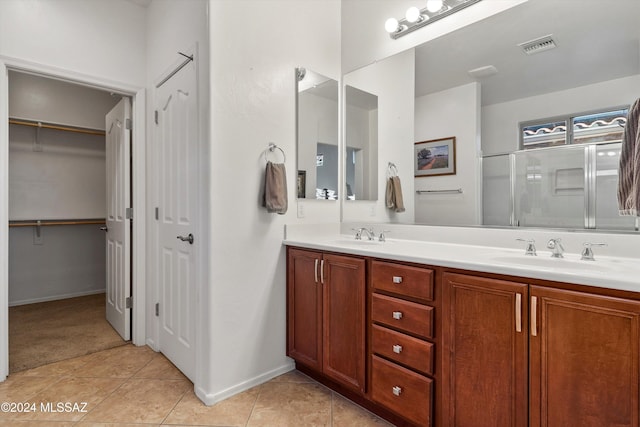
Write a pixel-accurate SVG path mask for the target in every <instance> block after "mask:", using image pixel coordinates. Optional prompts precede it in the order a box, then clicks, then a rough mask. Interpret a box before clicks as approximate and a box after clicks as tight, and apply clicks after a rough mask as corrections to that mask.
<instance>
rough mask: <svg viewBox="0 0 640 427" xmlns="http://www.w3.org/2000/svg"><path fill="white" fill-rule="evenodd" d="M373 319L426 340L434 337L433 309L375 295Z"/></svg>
mask: <svg viewBox="0 0 640 427" xmlns="http://www.w3.org/2000/svg"><path fill="white" fill-rule="evenodd" d="M371 300H372V301H371V319H372V320H373V321H374V322H377V323H382V324H384V325H388V326H391V327H392V328H397V329H401V330H403V331H406V332H409V333H413V334H416V335H419V336H421V337H425V338H432V337H433V307H429V306H427V305H421V304H416V303H414V302H410V301H404V300H401V299H398V298H393V297H389V296H386V295H379V294H373V296H372V298H371Z"/></svg>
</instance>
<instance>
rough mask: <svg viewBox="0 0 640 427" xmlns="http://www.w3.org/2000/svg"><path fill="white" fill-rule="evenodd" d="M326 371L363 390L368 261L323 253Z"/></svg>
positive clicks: (358, 389) (332, 376)
mask: <svg viewBox="0 0 640 427" xmlns="http://www.w3.org/2000/svg"><path fill="white" fill-rule="evenodd" d="M324 269H325V271H324V275H323V278H324V284H323V286H324V303H323V308H324V343H323V345H324V349H323V353H324V360H323V372H324V373H325V374H326V375H327V376H329V377H331V378H332V379H334V380H336V381H338V382H340V383H341V384H344V385H345V386H347V387H349V388H351V389H353V390H355V391H359V392H361V393H364V377H365V368H364V363H365V342H364V336H365V301H364V298H365V261H364V260H363V259H359V258H352V257H347V256H339V255H325V256H324Z"/></svg>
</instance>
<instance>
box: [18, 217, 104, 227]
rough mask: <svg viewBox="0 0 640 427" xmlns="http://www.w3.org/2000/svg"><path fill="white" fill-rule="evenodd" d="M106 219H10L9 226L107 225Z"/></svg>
mask: <svg viewBox="0 0 640 427" xmlns="http://www.w3.org/2000/svg"><path fill="white" fill-rule="evenodd" d="M105 224H106V220H104V219H100V218H96V219H60V220H57V219H56V220H40V221H38V220H27V221H9V227H45V226H52V225H105Z"/></svg>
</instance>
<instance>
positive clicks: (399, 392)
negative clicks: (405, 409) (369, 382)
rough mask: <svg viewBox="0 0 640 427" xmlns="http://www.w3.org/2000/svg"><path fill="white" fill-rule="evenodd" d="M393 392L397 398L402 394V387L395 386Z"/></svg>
mask: <svg viewBox="0 0 640 427" xmlns="http://www.w3.org/2000/svg"><path fill="white" fill-rule="evenodd" d="M391 391H392V392H393V394H395V395H396V396H400V394H402V387H399V386H394V387H393V388H392V389H391Z"/></svg>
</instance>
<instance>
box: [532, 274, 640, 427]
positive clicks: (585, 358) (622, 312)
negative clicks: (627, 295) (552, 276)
mask: <svg viewBox="0 0 640 427" xmlns="http://www.w3.org/2000/svg"><path fill="white" fill-rule="evenodd" d="M531 312H532V313H531V314H532V317H531V341H530V343H531V344H530V345H531V359H530V363H531V367H530V371H531V395H530V399H531V426H532V427H537V426H580V427H602V426H638V410H639V403H640V402H639V401H638V388H639V387H640V385H639V384H640V383H639V382H638V366H639V364H640V359H639V358H638V351H639V350H638V348H639V345H640V343H639V342H638V327H639V324H638V320H639V314H638V313H640V303H639V302H637V301H631V300H625V299H618V298H610V297H603V296H598V295H592V294H585V293H581V292H572V291H564V290H557V289H548V288H541V287H537V286H532V287H531Z"/></svg>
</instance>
